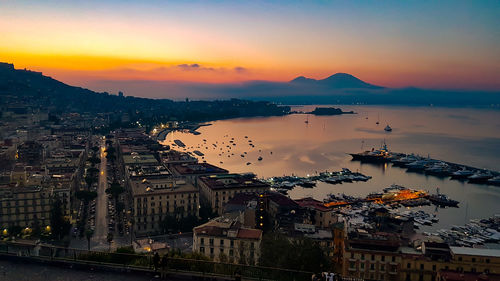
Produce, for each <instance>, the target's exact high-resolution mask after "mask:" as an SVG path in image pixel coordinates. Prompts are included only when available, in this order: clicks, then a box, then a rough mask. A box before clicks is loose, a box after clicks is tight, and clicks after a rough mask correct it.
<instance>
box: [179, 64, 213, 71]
mask: <svg viewBox="0 0 500 281" xmlns="http://www.w3.org/2000/svg"><path fill="white" fill-rule="evenodd" d="M177 68H179V69H182V70H187V71H192V70H196V71H215V69H214V68H213V67H204V66H202V65H201V64H199V63H192V64H187V63H183V64H179V65H177Z"/></svg>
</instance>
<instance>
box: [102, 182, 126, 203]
mask: <svg viewBox="0 0 500 281" xmlns="http://www.w3.org/2000/svg"><path fill="white" fill-rule="evenodd" d="M124 191H125V189H124V188H123V186H121V185H120V184H119V183H117V182H113V183H112V184H111V186H110V187H109V188H107V189H106V193H107V194H111V196H113V198H115V199H116V198H118V196H120V194H122V193H123V192H124Z"/></svg>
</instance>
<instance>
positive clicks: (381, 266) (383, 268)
mask: <svg viewBox="0 0 500 281" xmlns="http://www.w3.org/2000/svg"><path fill="white" fill-rule="evenodd" d="M380 271H382V272H383V271H385V265H383V264H382V265H380Z"/></svg>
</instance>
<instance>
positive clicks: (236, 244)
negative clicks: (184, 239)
mask: <svg viewBox="0 0 500 281" xmlns="http://www.w3.org/2000/svg"><path fill="white" fill-rule="evenodd" d="M261 242H262V231H261V230H260V229H252V228H245V227H242V225H241V223H240V222H238V221H234V220H231V219H225V218H223V217H219V218H217V219H214V220H212V221H209V222H207V223H205V224H203V225H200V226H197V227H195V228H194V229H193V252H198V253H201V254H204V255H205V256H207V257H209V258H210V259H211V260H213V261H218V262H229V263H239V264H249V265H255V264H257V263H258V261H259V257H260V249H261Z"/></svg>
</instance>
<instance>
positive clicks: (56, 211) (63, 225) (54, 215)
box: [50, 198, 71, 240]
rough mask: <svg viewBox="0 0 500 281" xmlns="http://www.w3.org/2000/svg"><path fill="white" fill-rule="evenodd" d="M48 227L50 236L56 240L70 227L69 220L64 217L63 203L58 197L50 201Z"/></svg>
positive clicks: (65, 233)
mask: <svg viewBox="0 0 500 281" xmlns="http://www.w3.org/2000/svg"><path fill="white" fill-rule="evenodd" d="M50 227H51V229H52V237H54V238H55V239H57V240H61V238H63V237H64V236H66V235H67V234H68V233H69V230H70V229H71V224H70V222H69V221H68V220H67V219H66V218H65V217H64V212H63V204H62V201H61V199H59V198H56V199H55V200H54V202H53V203H52V209H51V212H50Z"/></svg>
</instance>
